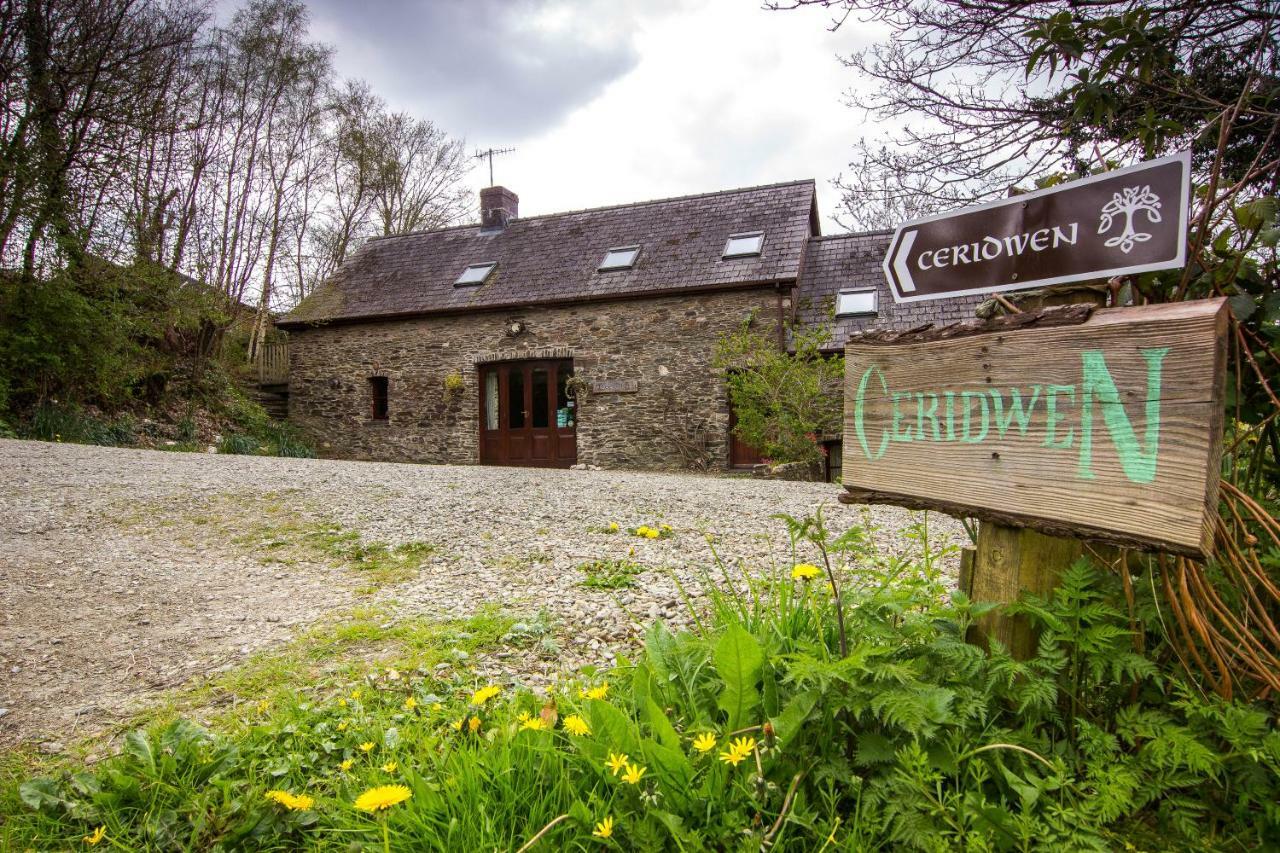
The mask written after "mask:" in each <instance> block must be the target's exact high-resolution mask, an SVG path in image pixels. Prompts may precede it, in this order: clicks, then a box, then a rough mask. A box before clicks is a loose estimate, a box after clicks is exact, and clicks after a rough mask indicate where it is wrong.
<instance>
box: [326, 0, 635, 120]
mask: <svg viewBox="0 0 1280 853" xmlns="http://www.w3.org/2000/svg"><path fill="white" fill-rule="evenodd" d="M308 5H309V6H310V8H311V12H312V15H313V17H314V19H315V21H316V22H317V23H323V24H325V25H326V27H325V28H326V30H330V31H332V33H334V34H336V35H331V36H330V39H331V40H335V41H336V42H337V43H336V44H335V47H337V49H338V51H339V53H340V54H341V53H342V52H343V51H344V48H348V47H354V46H358V49H359V54H360V55H361V56H364V57H377V62H376V64H375V65H374V66H373V67H370V68H368V69H364V70H361V69H354V72H353V69H351V68H350V67H348V68H347V69H346V70H347V71H348V73H354V76H359V77H364V78H365V79H367V80H368V81H369V83H370V84H371V85H372V86H373V88H374V90H375V91H376V92H378V93H379V94H381V95H382V96H383V97H385V98H386V99H387V100H388V101H390V102H391V103H392V104H395V105H412V107H413V111H414V112H415V113H418V114H420V115H422V117H423V118H429V119H431V120H433V121H435V122H436V123H437V124H439V125H441V126H442V127H444V128H445V129H446V130H447V131H449V132H450V133H454V134H464V133H465V134H467V135H469V136H470V137H471V138H472V139H473V140H475V141H477V142H488V141H490V140H492V141H494V142H498V143H501V142H504V141H509V140H516V139H520V138H523V137H526V136H529V135H532V134H535V133H537V132H539V131H541V130H544V129H546V128H548V127H552V126H554V125H556V124H557V123H559V122H560V121H561V119H563V118H564V117H565V115H567V114H568V113H569V112H571V111H572V110H573V109H575V108H576V107H578V106H580V105H582V104H584V103H587V102H588V101H590V100H591V99H592V98H594V97H595V96H596V95H598V94H599V93H600V91H602V90H603V89H604V87H605V86H606V85H608V84H609V83H610V82H612V81H613V80H615V79H617V78H619V77H621V76H623V75H625V74H626V73H627V72H629V71H630V70H631V69H632V68H633V67H635V65H636V63H637V62H638V61H639V56H638V55H637V52H636V49H635V46H634V44H633V41H632V32H631V29H632V28H631V26H630V25H631V15H630V13H628V12H626V11H625V10H621V9H619V7H624V6H626V5H627V4H622V3H611V2H584V3H574V4H571V6H570V8H572V15H571V16H570V17H569V18H568V19H567V21H566V25H565V26H563V27H553V28H547V27H541V28H540V27H538V26H536V24H535V22H534V18H535V17H536V16H538V15H539V14H544V13H547V12H548V10H555V9H557V8H559V7H561V6H564V5H565V4H563V3H557V2H555V0H416V2H415V0H368V2H351V1H350V0H308ZM582 16H586V17H582ZM339 67H340V68H341V67H342V63H341V61H340V62H339Z"/></svg>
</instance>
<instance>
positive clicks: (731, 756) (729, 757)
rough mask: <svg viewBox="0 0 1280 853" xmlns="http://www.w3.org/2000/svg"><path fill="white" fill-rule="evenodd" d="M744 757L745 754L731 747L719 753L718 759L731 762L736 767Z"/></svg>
mask: <svg viewBox="0 0 1280 853" xmlns="http://www.w3.org/2000/svg"><path fill="white" fill-rule="evenodd" d="M744 759H746V756H745V755H743V754H741V753H739V752H734V751H733V750H732V749H730V750H726V751H725V752H722V753H720V760H721V761H723V762H724V763H725V764H732V765H733V766H734V767H737V766H738V764H739V763H741V762H742V761H743V760H744Z"/></svg>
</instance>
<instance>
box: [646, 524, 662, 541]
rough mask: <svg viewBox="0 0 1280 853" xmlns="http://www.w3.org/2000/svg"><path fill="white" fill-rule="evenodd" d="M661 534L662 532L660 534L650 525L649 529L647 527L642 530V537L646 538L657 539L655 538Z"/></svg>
mask: <svg viewBox="0 0 1280 853" xmlns="http://www.w3.org/2000/svg"><path fill="white" fill-rule="evenodd" d="M661 535H662V534H661V533H660V532H659V531H657V530H656V529H654V528H652V527H650V528H649V529H647V530H646V531H645V532H644V538H646V539H657V538H658V537H659V536H661Z"/></svg>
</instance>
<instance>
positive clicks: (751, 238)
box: [721, 231, 764, 258]
mask: <svg viewBox="0 0 1280 853" xmlns="http://www.w3.org/2000/svg"><path fill="white" fill-rule="evenodd" d="M763 246H764V232H763V231H748V232H746V233H743V234H730V235H729V239H728V240H727V241H726V242H725V244H724V254H723V255H721V257H723V258H749V257H751V256H752V255H758V254H760V249H761V248H762V247H763Z"/></svg>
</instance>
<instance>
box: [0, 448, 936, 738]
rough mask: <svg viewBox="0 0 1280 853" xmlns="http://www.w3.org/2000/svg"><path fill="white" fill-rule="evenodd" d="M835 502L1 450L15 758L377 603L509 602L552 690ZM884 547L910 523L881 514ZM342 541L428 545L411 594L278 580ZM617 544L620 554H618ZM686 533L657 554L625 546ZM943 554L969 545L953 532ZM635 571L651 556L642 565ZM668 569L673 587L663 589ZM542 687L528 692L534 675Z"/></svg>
mask: <svg viewBox="0 0 1280 853" xmlns="http://www.w3.org/2000/svg"><path fill="white" fill-rule="evenodd" d="M837 493H838V487H837V486H833V485H826V484H811V483H785V482H766V481H759V480H750V479H742V478H722V477H707V476H693V475H672V474H645V473H627V472H616V471H559V470H554V471H547V470H532V469H520V468H480V467H461V466H417V465H397V464H384V463H369V462H336V461H326V460H301V459H276V458H262V457H247V456H215V455H204V454H183V453H165V452H158V451H144V450H122V449H110V448H100V447H87V446H81V445H70V444H66V445H64V444H46V443H39V442H23V441H7V440H0V577H3V579H4V582H3V585H0V612H2V613H3V617H2V618H0V709H4V712H3V713H2V714H0V743H9V744H12V743H15V742H19V741H32V740H34V741H37V742H44V741H48V740H49V739H65V738H67V737H73V736H74V735H76V734H90V733H93V732H96V731H100V730H102V729H103V728H105V727H107V726H109V725H110V724H111V723H112V722H114V721H116V720H118V719H120V718H121V717H122V716H125V715H127V714H128V712H129V711H130V709H133V710H136V709H137V708H138V707H140V706H141V705H142V704H143V703H145V701H146V700H147V699H148V698H151V697H153V696H154V695H156V694H157V693H158V692H159V691H163V690H165V689H168V688H172V687H176V686H179V685H182V684H184V683H187V682H189V681H190V680H191V679H193V678H196V677H198V676H201V675H204V674H206V673H208V672H210V671H213V670H215V669H218V668H225V667H227V666H230V665H234V664H235V662H236V661H238V660H241V659H242V658H243V657H244V656H245V655H247V654H249V653H251V652H252V651H254V650H257V649H259V648H262V647H264V646H268V645H271V644H278V643H281V642H283V641H285V640H287V639H289V638H290V637H291V636H293V635H294V634H295V633H296V632H297V631H298V630H299V628H301V627H302V626H306V625H308V624H311V623H313V622H315V621H316V620H318V619H320V618H322V617H326V616H332V615H333V614H335V613H341V612H342V611H343V610H346V609H350V608H352V607H356V606H364V605H368V604H370V603H375V604H378V605H381V606H383V607H386V608H388V609H390V610H391V611H393V612H394V613H396V614H399V615H425V616H429V617H433V618H435V617H438V618H448V617H453V616H465V615H468V614H470V613H472V612H474V611H475V610H476V609H477V608H479V607H481V606H482V605H484V604H486V603H489V602H495V603H498V604H500V605H501V606H503V607H504V609H506V610H507V611H508V612H511V613H513V614H516V615H518V616H520V617H522V618H524V617H526V616H527V617H529V618H532V617H534V616H535V615H536V614H538V613H539V611H543V612H544V613H545V614H547V615H548V616H549V617H550V619H551V621H552V624H554V625H556V626H557V633H558V634H559V640H558V642H559V647H560V648H561V649H562V653H561V654H560V655H558V656H556V658H555V659H554V660H550V661H544V662H543V663H542V664H541V665H542V666H543V668H544V669H545V670H546V673H545V675H546V677H550V676H551V675H553V674H554V672H553V670H558V669H562V668H572V667H576V666H579V665H581V664H584V663H592V662H593V663H608V662H609V661H610V660H611V659H612V655H613V652H614V650H615V649H617V648H620V647H622V646H624V645H625V644H626V643H627V642H628V641H629V639H630V638H632V637H633V636H634V634H635V631H636V629H637V627H638V624H639V623H642V622H648V621H649V620H651V619H654V618H664V619H667V620H669V621H674V622H680V621H681V620H682V618H683V617H682V613H681V603H680V600H679V595H678V591H677V589H676V586H675V584H674V582H673V580H672V575H673V574H674V575H675V576H676V577H679V578H680V579H681V581H682V582H683V583H686V584H688V586H689V587H690V588H691V589H696V588H697V577H698V576H699V572H700V570H702V569H704V568H706V567H707V566H708V565H709V551H708V547H707V544H706V540H705V533H707V532H710V533H713V534H714V536H715V540H716V547H717V550H718V551H719V553H720V554H721V555H722V556H723V557H725V558H727V559H728V560H731V561H733V560H738V559H743V560H745V561H746V563H747V564H749V565H750V566H751V567H752V568H753V569H754V570H757V571H759V570H767V569H768V568H769V566H771V565H773V564H777V565H784V564H789V562H788V561H789V557H788V555H789V551H788V547H787V542H786V536H785V530H784V528H783V527H782V525H781V524H780V522H778V521H776V520H774V519H771V518H770V516H771V515H772V514H774V513H779V512H786V513H790V514H793V515H803V514H805V513H808V512H810V511H812V510H813V509H814V508H815V507H816V506H818V505H819V504H823V503H825V504H826V506H827V513H828V516H829V518H830V520H831V522H832V526H833V527H840V528H843V527H844V526H847V525H849V524H853V523H856V522H857V520H858V519H859V517H860V511H859V510H856V509H853V508H849V507H844V506H841V505H840V504H838V503H836V500H835V499H836V495H837ZM874 518H875V521H876V522H877V523H878V524H879V525H881V528H882V530H881V533H880V534H879V535H880V536H881V537H882V538H883V539H884V542H883V544H885V545H886V546H887V547H889V548H891V549H896V548H899V547H901V545H900V543H898V542H897V541H896V539H895V533H894V531H895V529H897V528H898V527H900V526H901V524H902V523H903V522H904V521H905V519H906V513H905V512H902V511H899V510H896V509H891V508H882V509H876V510H874ZM321 522H323V523H324V524H328V525H337V526H340V527H341V529H343V530H344V531H355V532H358V533H359V534H360V537H361V539H362V540H364V541H372V542H381V543H386V544H387V545H389V546H394V545H396V544H400V543H407V542H422V543H428V544H429V545H430V546H433V548H432V551H431V555H430V556H429V557H428V558H427V559H426V560H425V562H424V563H423V565H422V566H421V567H420V569H419V570H418V571H416V573H415V574H414V576H413V577H412V578H410V579H409V580H405V581H402V582H396V583H387V584H384V585H381V586H378V587H376V588H371V587H370V586H369V585H368V580H367V578H363V577H362V576H361V574H360V573H359V572H354V571H351V570H350V569H349V568H344V567H342V566H339V565H334V564H333V563H332V562H329V561H325V560H323V559H315V560H307V559H303V560H301V561H289V562H287V564H286V563H278V562H273V561H272V560H264V559H263V553H264V551H263V549H264V548H270V547H272V546H273V545H274V544H277V543H275V542H272V541H270V536H271V535H273V533H274V532H275V531H276V530H278V529H302V527H300V525H302V526H305V525H306V524H318V523H321ZM611 522H616V523H617V524H618V525H619V526H620V527H621V528H622V530H621V532H620V533H615V534H609V533H607V532H605V531H607V529H608V527H609V524H610V523H611ZM659 524H665V525H669V526H670V528H671V529H672V535H670V536H669V537H667V538H662V539H652V540H651V539H643V538H638V537H636V536H632V535H629V534H628V533H627V532H626V529H627V528H629V527H635V526H639V525H653V526H657V525H659ZM933 532H934V533H935V534H942V535H945V536H956V535H957V526H955V525H953V524H952V523H951V522H949V521H946V520H943V523H940V524H937V525H934V526H933ZM632 549H634V553H632ZM628 555H630V558H631V559H633V560H634V561H635V562H636V563H639V564H641V565H643V566H644V567H645V569H646V570H645V571H644V573H643V574H641V575H639V576H638V577H637V578H636V581H637V585H636V586H635V587H633V588H631V589H621V590H614V591H609V590H594V589H586V588H584V587H583V586H582V585H581V582H582V580H583V577H584V575H583V572H582V570H581V569H580V566H581V565H582V564H583V563H584V562H587V561H590V560H595V559H598V558H602V557H612V558H626V557H628ZM664 569H670V570H671V571H670V572H668V571H665V570H664ZM523 674H524V675H528V673H527V671H526V672H525V673H523Z"/></svg>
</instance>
